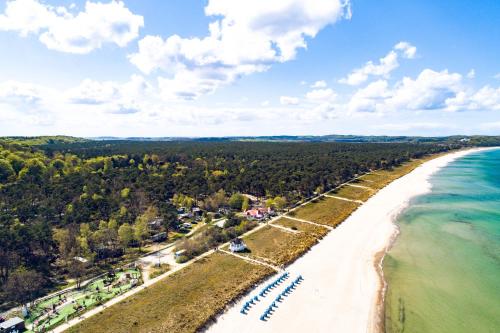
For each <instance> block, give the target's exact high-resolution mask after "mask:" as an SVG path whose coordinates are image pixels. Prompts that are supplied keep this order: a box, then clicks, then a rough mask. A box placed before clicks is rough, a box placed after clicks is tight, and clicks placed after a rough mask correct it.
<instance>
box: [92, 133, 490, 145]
mask: <svg viewBox="0 0 500 333" xmlns="http://www.w3.org/2000/svg"><path fill="white" fill-rule="evenodd" d="M88 139H90V140H97V141H114V140H119V141H195V142H197V141H198V142H203V141H250V142H251V141H260V142H262V141H263V142H269V141H275V142H362V143H368V142H373V143H383V142H398V143H401V142H406V143H408V142H413V143H424V142H434V143H440V142H443V143H450V142H452V143H453V142H461V143H463V144H464V143H468V142H471V143H476V144H477V143H478V141H481V142H482V141H492V142H496V144H499V143H500V137H495V136H466V135H454V136H443V137H424V136H387V135H381V136H372V135H369V136H363V135H336V134H332V135H321V136H313V135H296V136H295V135H276V136H226V137H111V136H107V137H95V138H88Z"/></svg>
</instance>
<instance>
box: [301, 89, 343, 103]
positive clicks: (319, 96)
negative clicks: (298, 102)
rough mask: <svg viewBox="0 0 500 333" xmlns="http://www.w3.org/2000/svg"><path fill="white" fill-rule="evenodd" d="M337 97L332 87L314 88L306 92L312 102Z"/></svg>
mask: <svg viewBox="0 0 500 333" xmlns="http://www.w3.org/2000/svg"><path fill="white" fill-rule="evenodd" d="M335 97H336V94H335V92H334V91H333V90H332V89H330V88H327V89H314V90H311V91H309V92H308V93H307V94H306V98H307V99H308V100H309V101H311V102H318V101H320V102H321V101H330V100H333V99H334V98H335Z"/></svg>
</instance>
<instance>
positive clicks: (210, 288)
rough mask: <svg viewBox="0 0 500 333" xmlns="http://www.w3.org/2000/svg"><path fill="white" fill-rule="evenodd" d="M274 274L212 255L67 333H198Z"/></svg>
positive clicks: (233, 259) (225, 256)
mask: <svg viewBox="0 0 500 333" xmlns="http://www.w3.org/2000/svg"><path fill="white" fill-rule="evenodd" d="M272 273H273V270H272V269H270V268H268V267H265V266H262V265H257V264H253V263H249V262H247V261H245V260H241V259H238V258H236V257H233V256H231V255H228V254H224V253H214V254H212V255H209V256H208V257H205V258H203V259H200V260H198V261H197V262H195V263H193V264H191V265H189V266H187V267H186V268H184V269H182V270H180V271H178V272H175V273H174V274H172V275H170V276H168V277H166V278H164V279H162V280H160V281H159V282H158V283H156V284H154V285H152V286H150V287H148V288H147V289H145V290H143V291H141V292H139V293H137V294H135V295H133V296H131V297H129V298H127V299H126V300H124V301H123V302H120V303H118V304H115V305H113V306H111V307H109V308H107V309H105V310H104V311H102V312H100V313H98V314H96V315H94V316H92V317H90V318H88V319H87V320H85V321H83V322H81V323H80V324H78V325H76V326H73V327H71V328H70V329H69V330H68V332H73V333H74V332H82V333H83V332H91V333H96V332H113V333H129V332H130V333H134V332H176V333H183V332H194V331H196V330H197V329H198V328H199V327H200V326H202V325H203V324H205V323H206V322H207V321H209V320H210V319H211V318H213V317H214V316H215V315H216V314H217V313H218V312H220V311H221V310H222V309H224V307H225V306H226V305H227V304H228V303H229V302H230V301H231V300H233V299H234V298H236V297H238V296H239V295H240V294H242V293H243V292H244V291H246V290H247V289H248V288H249V287H250V286H252V285H254V284H255V283H257V282H258V281H260V280H262V279H263V278H265V277H266V276H268V275H270V274H272Z"/></svg>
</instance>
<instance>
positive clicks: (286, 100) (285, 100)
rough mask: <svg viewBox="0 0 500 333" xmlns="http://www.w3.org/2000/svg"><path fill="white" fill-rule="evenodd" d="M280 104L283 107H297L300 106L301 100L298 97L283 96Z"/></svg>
mask: <svg viewBox="0 0 500 333" xmlns="http://www.w3.org/2000/svg"><path fill="white" fill-rule="evenodd" d="M280 103H281V105H297V104H299V99H298V98H297V97H291V96H281V97H280Z"/></svg>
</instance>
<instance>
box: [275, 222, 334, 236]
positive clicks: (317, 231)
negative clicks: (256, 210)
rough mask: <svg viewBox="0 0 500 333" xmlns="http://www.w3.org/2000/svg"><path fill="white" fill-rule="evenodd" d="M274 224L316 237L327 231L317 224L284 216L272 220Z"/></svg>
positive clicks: (323, 234)
mask: <svg viewBox="0 0 500 333" xmlns="http://www.w3.org/2000/svg"><path fill="white" fill-rule="evenodd" d="M274 224H277V225H281V226H283V227H287V228H291V229H294V230H298V231H301V232H305V233H308V234H310V235H312V236H314V237H316V238H317V239H321V238H323V237H324V236H325V235H326V234H327V233H328V229H327V228H324V227H318V226H315V225H313V224H308V223H304V222H299V221H296V220H291V219H287V218H286V217H282V218H280V219H279V220H277V221H276V222H274Z"/></svg>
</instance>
